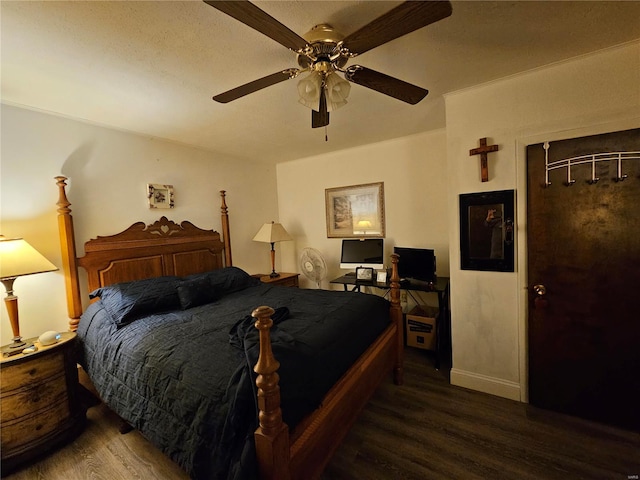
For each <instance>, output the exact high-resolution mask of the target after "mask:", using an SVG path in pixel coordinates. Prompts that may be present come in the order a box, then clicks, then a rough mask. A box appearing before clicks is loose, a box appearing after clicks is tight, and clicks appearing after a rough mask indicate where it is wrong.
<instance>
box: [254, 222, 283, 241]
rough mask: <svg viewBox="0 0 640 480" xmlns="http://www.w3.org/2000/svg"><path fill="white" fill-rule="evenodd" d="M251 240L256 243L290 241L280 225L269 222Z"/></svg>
mask: <svg viewBox="0 0 640 480" xmlns="http://www.w3.org/2000/svg"><path fill="white" fill-rule="evenodd" d="M253 240H254V241H256V242H265V243H275V242H282V241H284V240H291V235H289V234H288V233H287V231H286V230H285V229H284V227H283V226H282V225H281V224H279V223H275V222H271V223H265V224H264V225H262V227H260V230H258V233H256V236H255V237H253Z"/></svg>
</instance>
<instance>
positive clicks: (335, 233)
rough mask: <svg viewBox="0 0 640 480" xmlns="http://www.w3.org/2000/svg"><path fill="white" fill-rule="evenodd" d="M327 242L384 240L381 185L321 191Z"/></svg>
mask: <svg viewBox="0 0 640 480" xmlns="http://www.w3.org/2000/svg"><path fill="white" fill-rule="evenodd" d="M325 203H326V210H327V238H363V237H377V238H384V235H385V232H384V183H383V182H379V183H367V184H363V185H352V186H349V187H337V188H327V189H326V190H325Z"/></svg>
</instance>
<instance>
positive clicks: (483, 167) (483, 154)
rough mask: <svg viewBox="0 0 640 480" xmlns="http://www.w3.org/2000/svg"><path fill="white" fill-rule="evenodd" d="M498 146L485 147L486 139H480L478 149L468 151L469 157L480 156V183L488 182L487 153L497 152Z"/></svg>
mask: <svg viewBox="0 0 640 480" xmlns="http://www.w3.org/2000/svg"><path fill="white" fill-rule="evenodd" d="M497 151H498V145H487V139H486V138H481V139H480V147H478V148H473V149H471V150H469V156H471V157H472V156H474V155H480V173H481V175H482V181H483V182H488V181H489V165H488V164H487V153H489V152H497Z"/></svg>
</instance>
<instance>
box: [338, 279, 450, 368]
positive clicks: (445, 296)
mask: <svg viewBox="0 0 640 480" xmlns="http://www.w3.org/2000/svg"><path fill="white" fill-rule="evenodd" d="M330 283H335V284H339V285H342V286H343V287H344V290H345V291H349V290H351V291H357V292H359V291H360V287H373V288H379V289H382V290H386V292H385V293H384V296H386V295H387V293H389V290H390V286H389V282H386V283H378V282H376V281H371V282H366V281H362V280H356V277H355V275H343V276H342V277H338V278H336V279H334V280H331V282H330ZM400 290H405V291H406V292H407V293H408V294H409V295H410V296H411V298H412V299H413V301H414V302H415V303H416V305H421V304H422V302H420V301H419V298H416V296H414V293H415V294H416V295H417V296H418V297H419V296H420V294H419V293H418V292H421V293H435V294H436V295H438V309H439V310H440V315H438V318H437V320H436V322H437V323H436V369H439V368H440V354H441V353H442V349H443V347H445V345H444V344H443V342H444V341H445V340H446V339H448V338H449V333H448V332H449V277H437V280H436V281H435V282H433V283H431V284H428V283H426V282H420V283H417V282H416V283H413V284H412V283H410V282H409V283H404V282H402V283H400ZM405 334H406V332H405ZM447 348H448V349H449V350H450V347H448V342H447Z"/></svg>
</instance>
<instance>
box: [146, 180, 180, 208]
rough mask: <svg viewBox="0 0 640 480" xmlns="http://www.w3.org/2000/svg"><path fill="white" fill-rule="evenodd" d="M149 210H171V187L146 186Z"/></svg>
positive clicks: (150, 184)
mask: <svg viewBox="0 0 640 480" xmlns="http://www.w3.org/2000/svg"><path fill="white" fill-rule="evenodd" d="M147 198H148V199H149V208H173V207H174V206H175V205H174V202H173V185H161V184H159V183H148V184H147Z"/></svg>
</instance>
